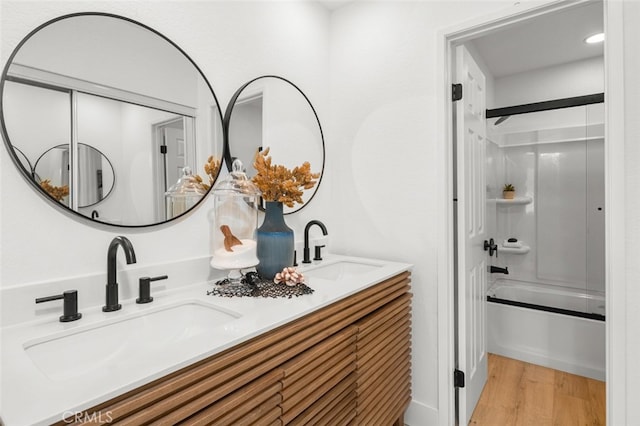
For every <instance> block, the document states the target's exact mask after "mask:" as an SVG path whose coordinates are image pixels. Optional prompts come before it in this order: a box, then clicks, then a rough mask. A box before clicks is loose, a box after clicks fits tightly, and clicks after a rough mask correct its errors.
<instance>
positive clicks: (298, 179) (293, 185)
mask: <svg viewBox="0 0 640 426" xmlns="http://www.w3.org/2000/svg"><path fill="white" fill-rule="evenodd" d="M253 167H254V168H255V169H256V170H257V171H258V173H256V175H255V176H254V177H253V178H252V181H253V183H255V184H256V186H257V187H258V189H259V190H260V191H261V192H262V198H264V199H265V201H280V202H282V203H283V204H285V205H286V206H287V207H293V205H294V203H300V204H302V194H303V193H304V190H305V189H311V188H313V187H314V185H315V184H316V182H317V181H318V180H317V179H318V178H319V177H320V173H311V164H309V162H308V161H305V162H304V163H302V165H301V166H299V167H294V168H293V170H289V169H287V168H286V167H285V166H282V165H277V164H276V165H273V164H271V156H269V148H267V149H265V150H263V151H262V152H257V153H256V156H255V158H254V161H253Z"/></svg>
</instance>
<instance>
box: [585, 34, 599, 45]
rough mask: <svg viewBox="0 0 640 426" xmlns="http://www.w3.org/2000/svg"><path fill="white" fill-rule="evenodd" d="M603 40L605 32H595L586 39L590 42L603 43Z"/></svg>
mask: <svg viewBox="0 0 640 426" xmlns="http://www.w3.org/2000/svg"><path fill="white" fill-rule="evenodd" d="M603 41H604V33H598V34H594V35H592V36H589V37H587V38H585V39H584V42H585V43H588V44H595V43H602V42H603Z"/></svg>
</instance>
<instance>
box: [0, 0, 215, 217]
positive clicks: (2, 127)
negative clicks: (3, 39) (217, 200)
mask: <svg viewBox="0 0 640 426" xmlns="http://www.w3.org/2000/svg"><path fill="white" fill-rule="evenodd" d="M79 16H104V17H107V18H114V19H120V20H123V21H126V22H130V23H132V24H134V25H138V26H139V27H141V28H143V29H145V30H147V31H150V32H152V33H153V34H155V35H157V36H158V37H160V38H162V39H163V40H165V41H166V42H167V43H169V44H170V45H171V46H173V47H174V48H176V49H177V50H178V51H179V52H180V53H182V54H183V55H184V57H185V58H186V59H187V60H188V61H189V62H190V63H191V64H192V65H193V66H194V68H195V69H196V71H197V72H198V73H199V74H200V76H201V77H202V78H203V80H204V82H205V83H206V85H207V87H208V88H209V90H210V92H211V95H212V96H213V99H214V100H215V102H216V104H217V105H218V108H217V109H218V115H219V118H220V120H221V122H222V123H223V125H224V121H223V117H222V113H221V108H220V102H219V101H218V98H217V96H216V94H215V92H214V91H213V88H212V87H211V84H210V83H209V80H208V79H207V77H206V76H205V75H204V73H203V72H202V70H201V69H200V67H198V65H197V64H196V63H195V62H194V61H193V59H191V57H190V56H189V55H187V53H186V52H185V51H184V50H183V49H182V48H180V47H179V46H178V45H177V44H176V43H174V42H173V41H171V40H170V39H169V38H167V37H166V36H164V35H163V34H161V33H160V32H158V31H157V30H154V29H153V28H151V27H149V26H147V25H145V24H142V23H140V22H138V21H136V20H133V19H131V18H127V17H125V16H120V15H116V14H112V13H106V12H77V13H71V14H67V15H62V16H58V17H56V18H53V19H51V20H49V21H47V22H45V23H43V24H41V25H39V26H37V27H36V28H35V29H33V30H32V31H30V32H29V34H27V35H26V36H25V37H24V38H23V39H22V40H21V41H20V43H18V45H17V46H16V47H15V49H14V50H13V52H11V55H9V58H8V59H7V62H6V64H5V66H4V68H3V71H2V75H1V76H0V132H1V134H2V140H3V142H4V145H5V147H6V148H7V151H8V152H9V155H10V157H11V160H12V161H13V163H14V164H15V166H16V167H17V168H18V170H19V171H20V172H21V175H22V177H23V178H24V179H25V180H26V181H27V182H29V184H30V185H31V186H32V187H33V188H35V189H36V191H37V192H39V193H40V194H41V195H42V196H43V197H44V198H45V199H46V200H49V201H50V202H51V203H53V204H54V205H55V206H57V207H56V208H61V209H62V210H64V211H65V212H66V213H71V214H72V215H73V216H74V217H80V218H82V220H86V221H88V222H87V224H92V225H95V224H96V223H98V224H102V225H107V226H112V227H116V228H148V227H152V226H158V225H163V224H166V223H168V222H173V221H175V220H177V219H179V218H183V217H184V216H186V215H188V214H190V213H191V212H193V211H194V210H196V209H197V208H198V207H199V206H201V205H202V203H203V201H204V200H205V199H206V198H207V196H208V195H209V191H210V190H211V188H210V189H209V191H208V192H207V193H205V194H204V195H203V196H202V199H200V200H199V201H198V202H197V203H196V204H195V205H194V206H193V207H191V208H190V209H189V210H188V211H186V212H184V213H182V214H180V215H178V216H175V217H172V218H171V219H167V220H164V221H160V222H155V223H149V224H142V225H122V224H114V223H109V222H103V221H101V220H96V219H95V218H90V217H87V216H85V215H83V214H82V213H80V212H79V211H75V210H73V209H70V208H68V207H66V206H64V205H62V204H61V203H60V202H59V201H57V200H56V199H55V198H54V197H52V196H51V195H50V194H49V193H47V192H46V191H45V190H44V189H42V187H41V186H40V185H39V184H38V183H37V182H36V181H35V179H34V177H33V174H32V170H29V171H27V170H26V169H25V168H24V167H23V165H22V163H21V162H20V159H19V158H18V155H17V154H16V151H15V150H14V148H13V145H12V144H11V141H10V140H9V133H8V132H7V128H6V124H5V121H4V102H3V101H4V96H3V95H4V86H5V81H7V73H8V71H9V68H10V66H11V64H12V62H13V59H14V58H15V56H16V55H17V54H18V52H19V51H20V49H21V48H22V47H23V46H24V44H25V43H26V42H27V41H29V39H31V37H32V36H33V35H34V34H36V33H37V32H38V31H40V30H41V29H43V28H44V27H47V26H49V25H52V24H54V23H56V22H58V21H62V20H64V19H69V18H75V17H79ZM223 132H224V130H223ZM225 152H226V137H225V136H224V135H223V158H225V157H224V155H225V154H224V153H225ZM221 169H222V167H220V170H218V175H217V176H216V180H217V179H218V177H219V176H220V171H221ZM212 186H213V185H212Z"/></svg>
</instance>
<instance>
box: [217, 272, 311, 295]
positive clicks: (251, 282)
mask: <svg viewBox="0 0 640 426" xmlns="http://www.w3.org/2000/svg"><path fill="white" fill-rule="evenodd" d="M312 293H313V289H312V288H311V287H309V286H307V285H306V284H304V283H299V284H296V285H294V286H288V285H286V284H282V283H281V284H276V283H274V282H273V281H271V280H265V279H262V278H260V277H259V276H257V275H249V274H247V277H245V278H243V279H242V282H241V283H240V284H229V283H228V282H226V280H222V281H218V282H217V283H215V284H214V285H213V289H212V290H209V291H207V295H208V296H220V297H272V298H278V297H286V298H288V299H291V298H292V297H294V296H295V297H299V296H303V295H305V294H312Z"/></svg>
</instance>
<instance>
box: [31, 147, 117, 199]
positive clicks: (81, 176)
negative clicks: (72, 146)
mask: <svg viewBox="0 0 640 426" xmlns="http://www.w3.org/2000/svg"><path fill="white" fill-rule="evenodd" d="M77 163H78V191H77V194H74V195H75V196H77V197H78V205H79V207H89V206H92V205H94V204H96V203H99V202H100V201H102V200H104V199H105V198H106V197H107V196H108V195H109V193H110V192H111V190H112V189H113V185H114V183H115V174H114V172H113V167H112V166H111V162H109V159H108V158H107V157H105V156H104V155H103V154H102V153H101V152H100V151H98V150H97V149H95V148H94V147H92V146H89V145H85V144H83V143H80V144H78V154H77ZM70 168H71V167H70V163H69V145H58V146H54V147H53V148H51V149H49V150H47V151H46V152H44V153H43V154H42V155H41V156H40V158H38V160H37V161H36V165H35V166H34V171H35V176H34V177H35V179H36V181H37V182H38V183H40V186H41V187H43V188H45V191H47V189H48V188H49V187H52V188H63V187H65V186H66V187H67V189H68V188H69V170H70ZM43 181H47V184H45V185H44V186H43ZM47 192H49V195H52V196H53V197H54V198H56V199H58V197H56V196H55V195H53V193H52V191H51V190H49V191H47ZM53 192H54V193H55V192H56V191H55V189H54V191H53ZM67 195H68V194H67ZM58 201H60V202H61V203H62V204H64V205H66V206H67V207H68V206H69V205H70V204H69V197H68V196H64V197H63V198H62V199H58Z"/></svg>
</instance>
